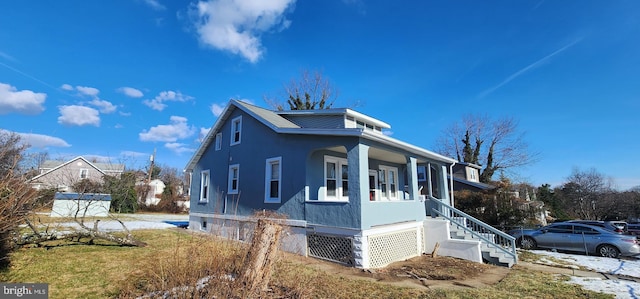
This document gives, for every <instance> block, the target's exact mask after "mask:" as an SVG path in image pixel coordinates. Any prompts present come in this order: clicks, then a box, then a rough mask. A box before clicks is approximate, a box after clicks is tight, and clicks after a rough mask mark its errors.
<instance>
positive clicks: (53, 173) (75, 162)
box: [30, 156, 124, 192]
mask: <svg viewBox="0 0 640 299" xmlns="http://www.w3.org/2000/svg"><path fill="white" fill-rule="evenodd" d="M39 170H40V174H38V175H37V176H35V177H33V178H32V179H31V180H30V182H31V185H32V186H33V187H34V188H36V189H38V190H39V189H43V188H56V189H57V190H58V191H62V192H73V191H74V190H73V188H72V186H73V185H74V184H75V183H77V182H79V181H81V180H84V179H88V180H92V181H95V182H99V183H102V182H103V177H104V176H105V175H110V176H119V175H120V174H122V173H123V172H124V165H123V164H112V163H96V162H90V161H89V160H87V159H85V158H84V157H82V156H78V157H75V158H73V159H71V160H69V161H53V160H50V161H46V162H44V163H43V164H42V166H41V167H40V169H39Z"/></svg>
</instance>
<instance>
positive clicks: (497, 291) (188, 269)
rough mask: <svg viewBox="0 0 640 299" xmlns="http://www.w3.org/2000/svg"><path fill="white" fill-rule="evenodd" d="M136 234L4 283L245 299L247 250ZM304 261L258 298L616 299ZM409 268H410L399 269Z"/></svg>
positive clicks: (21, 255)
mask: <svg viewBox="0 0 640 299" xmlns="http://www.w3.org/2000/svg"><path fill="white" fill-rule="evenodd" d="M135 234H136V237H138V238H139V239H141V240H142V241H144V242H146V243H147V244H148V246H147V247H144V248H138V247H120V246H100V245H91V246H88V245H81V246H61V247H55V248H52V249H50V250H46V249H44V248H29V249H21V250H19V251H17V252H15V253H14V254H13V255H12V260H13V264H12V267H11V268H10V270H9V271H6V272H4V273H0V280H1V281H10V282H47V283H49V289H50V298H52V299H55V298H135V297H137V296H140V295H144V294H150V293H153V292H158V291H166V290H171V289H174V288H176V287H185V286H195V285H196V282H197V281H198V280H199V279H201V278H203V277H211V278H212V279H211V280H210V283H209V285H208V286H207V287H206V288H202V289H200V290H198V291H197V292H196V291H194V290H195V289H193V288H192V289H186V288H185V289H183V290H187V291H186V292H183V293H182V294H181V295H175V297H174V298H213V297H216V298H245V297H247V296H246V295H247V294H244V293H243V291H244V289H243V287H242V285H240V284H239V282H238V280H229V279H226V278H227V277H229V276H228V275H231V276H233V275H237V274H238V273H239V271H240V268H241V266H242V264H243V259H244V258H245V256H246V251H247V247H246V246H244V245H241V244H239V243H234V242H228V241H222V240H220V239H216V238H213V237H212V236H208V235H201V234H193V233H189V232H187V231H184V230H153V231H136V232H135ZM530 258H531V259H533V258H535V257H534V256H532V257H530ZM442 260H444V259H442ZM442 260H441V261H442ZM304 261H305V258H295V259H294V258H288V256H287V255H281V256H280V259H279V260H278V261H277V262H276V266H275V268H274V269H273V271H272V275H271V282H270V284H269V290H267V291H265V292H263V293H261V294H259V295H257V296H254V298H473V299H477V298H490V299H491V298H613V296H610V295H603V294H598V293H595V292H591V291H585V290H583V289H581V288H580V287H579V286H576V285H571V284H566V283H564V281H565V280H566V277H562V276H557V275H553V274H548V273H541V272H535V271H531V270H528V269H526V268H523V267H519V266H516V267H514V268H513V269H512V270H510V272H509V274H508V275H507V276H506V277H505V278H504V279H503V280H502V281H500V282H499V283H497V284H495V285H492V286H489V287H483V288H471V287H469V288H464V287H458V288H455V289H446V288H445V289H430V288H425V287H419V286H418V287H399V286H395V285H392V284H391V283H389V281H392V280H386V279H382V278H381V277H380V275H381V273H388V274H389V275H391V274H393V270H392V269H393V268H392V267H389V268H388V269H387V270H386V271H377V272H378V273H377V274H376V275H373V274H367V273H365V272H362V271H360V272H359V274H358V275H342V274H339V273H334V272H329V271H325V270H322V269H319V268H317V267H313V266H311V265H309V263H305V262H304ZM407 265H408V264H407V262H405V264H404V265H402V266H401V267H407ZM409 265H411V267H412V268H411V269H412V271H414V272H415V273H424V274H429V273H431V272H433V271H432V270H428V269H429V267H432V268H431V269H436V268H437V269H439V268H446V269H445V270H448V272H449V273H452V274H453V275H455V276H456V277H460V279H471V278H472V277H473V275H471V273H472V272H475V273H476V274H477V275H483V272H482V271H486V270H487V268H485V267H484V266H480V267H475V268H474V267H472V266H469V264H468V263H466V262H460V263H455V262H454V261H449V262H448V263H447V264H446V265H445V266H443V265H435V264H434V263H428V262H423V263H419V262H416V263H412V264H411V263H410V264H409ZM485 266H486V265H485ZM486 267H491V266H486ZM474 269H475V270H474ZM481 270H482V271H481ZM354 271H355V270H354ZM420 271H422V272H420ZM346 272H347V271H345V273H346ZM356 272H357V271H356ZM354 273H355V272H354ZM356 276H359V277H356ZM367 276H369V277H367ZM155 294H156V295H157V294H159V293H155ZM152 297H153V296H152ZM156 297H159V296H156Z"/></svg>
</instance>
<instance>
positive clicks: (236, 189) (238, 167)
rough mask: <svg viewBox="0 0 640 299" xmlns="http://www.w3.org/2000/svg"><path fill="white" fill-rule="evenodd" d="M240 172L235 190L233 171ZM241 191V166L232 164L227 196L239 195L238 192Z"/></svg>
mask: <svg viewBox="0 0 640 299" xmlns="http://www.w3.org/2000/svg"><path fill="white" fill-rule="evenodd" d="M234 169H237V170H238V177H237V178H236V180H237V181H236V188H235V189H233V188H232V187H233V170H234ZM239 189H240V164H232V165H229V181H228V185H227V194H238V190H239Z"/></svg>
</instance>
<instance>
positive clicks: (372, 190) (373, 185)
mask: <svg viewBox="0 0 640 299" xmlns="http://www.w3.org/2000/svg"><path fill="white" fill-rule="evenodd" d="M377 188H378V172H377V171H375V170H371V169H369V200H370V201H376V200H378V189H377Z"/></svg>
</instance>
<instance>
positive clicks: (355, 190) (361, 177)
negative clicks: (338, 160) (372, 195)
mask: <svg viewBox="0 0 640 299" xmlns="http://www.w3.org/2000/svg"><path fill="white" fill-rule="evenodd" d="M347 164H348V165H349V202H353V203H359V206H362V201H363V198H368V196H367V194H369V146H368V145H364V144H357V145H355V146H354V147H352V148H350V149H348V152H347Z"/></svg>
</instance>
